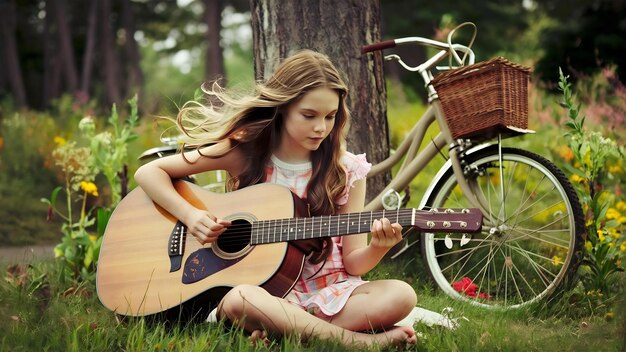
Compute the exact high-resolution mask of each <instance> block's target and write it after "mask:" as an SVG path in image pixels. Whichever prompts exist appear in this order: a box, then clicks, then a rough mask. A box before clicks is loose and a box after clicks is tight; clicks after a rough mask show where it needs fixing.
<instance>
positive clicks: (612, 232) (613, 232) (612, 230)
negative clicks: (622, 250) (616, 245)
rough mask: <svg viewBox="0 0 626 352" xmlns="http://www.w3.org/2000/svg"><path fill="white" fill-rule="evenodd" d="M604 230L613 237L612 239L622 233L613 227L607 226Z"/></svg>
mask: <svg viewBox="0 0 626 352" xmlns="http://www.w3.org/2000/svg"><path fill="white" fill-rule="evenodd" d="M606 232H608V234H609V236H611V237H613V238H614V239H618V238H619V237H620V236H621V235H622V234H621V233H620V232H619V231H617V229H616V228H615V227H609V228H608V229H606Z"/></svg>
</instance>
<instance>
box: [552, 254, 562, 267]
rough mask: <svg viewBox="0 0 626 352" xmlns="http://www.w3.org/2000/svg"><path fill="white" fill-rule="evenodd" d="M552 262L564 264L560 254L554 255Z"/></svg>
mask: <svg viewBox="0 0 626 352" xmlns="http://www.w3.org/2000/svg"><path fill="white" fill-rule="evenodd" d="M552 264H553V265H562V264H563V258H561V257H559V256H558V255H555V256H554V257H552Z"/></svg>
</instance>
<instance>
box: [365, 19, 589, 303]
mask: <svg viewBox="0 0 626 352" xmlns="http://www.w3.org/2000/svg"><path fill="white" fill-rule="evenodd" d="M468 24H469V25H473V24H471V23H465V24H462V25H461V26H464V25H468ZM461 26H459V27H457V28H456V29H458V28H460V27H461ZM456 29H455V30H456ZM474 29H475V26H474ZM453 33H454V31H452V32H451V33H450V35H449V36H448V42H447V43H444V42H440V41H435V40H431V39H427V38H422V37H407V38H398V39H394V40H388V41H384V42H380V43H374V44H370V45H366V46H363V48H362V53H363V54H365V53H369V52H375V51H381V50H384V49H388V48H392V47H396V46H399V45H411V44H413V45H423V46H426V47H430V48H434V49H436V50H437V51H436V53H435V54H434V55H432V56H430V58H429V59H427V60H426V61H425V62H424V63H422V64H420V65H418V66H415V67H412V66H409V65H407V64H406V63H405V62H404V61H403V60H402V58H401V57H399V56H398V55H395V54H392V55H387V56H385V60H391V61H397V62H398V63H399V64H400V65H401V66H402V67H403V68H404V69H407V70H409V71H412V72H417V73H418V74H419V75H420V76H421V77H422V79H423V81H424V84H425V87H426V89H427V91H428V105H429V107H428V109H427V111H426V112H425V113H424V114H423V115H422V117H421V118H420V119H419V120H418V122H417V123H416V124H415V126H414V127H413V129H412V131H411V132H410V133H409V134H408V135H407V136H406V137H405V139H404V140H403V141H402V142H401V143H400V145H399V147H398V148H397V150H396V151H395V153H393V154H391V155H390V156H389V157H388V158H387V159H385V160H383V161H381V162H379V163H377V164H376V165H374V166H373V167H372V170H371V171H370V173H369V174H368V177H371V176H375V175H378V174H380V173H383V172H387V171H390V170H391V169H392V167H394V166H396V165H400V166H399V169H398V171H396V173H395V175H394V176H393V177H392V180H391V182H390V183H389V184H388V185H387V186H386V187H385V189H384V190H383V191H382V192H380V193H379V194H377V195H376V196H375V197H374V198H373V199H372V200H371V201H370V202H369V203H368V204H367V205H366V207H365V209H366V210H375V209H381V208H383V207H385V208H387V209H390V208H394V209H395V208H397V207H400V206H402V205H404V204H403V201H404V202H406V199H403V197H404V196H402V195H401V194H400V192H401V191H402V190H405V189H406V188H407V187H408V185H409V183H410V182H411V180H413V179H414V178H415V177H417V176H418V175H419V173H420V172H421V171H422V170H423V169H424V167H425V166H426V165H427V164H428V163H430V162H431V161H432V160H433V159H434V158H435V156H436V155H438V154H440V153H441V152H442V151H443V150H445V149H446V146H447V150H448V160H447V161H446V162H445V164H444V165H443V166H442V167H441V169H440V170H439V172H438V173H437V174H436V176H435V177H434V179H433V180H432V182H431V183H430V185H429V186H428V188H427V190H426V192H425V194H424V195H423V197H422V199H421V202H420V204H419V206H418V208H420V209H431V210H432V211H438V209H442V208H468V207H475V208H479V209H481V211H482V213H483V217H484V225H483V230H482V232H481V233H480V234H474V235H472V236H470V235H466V234H452V233H421V234H420V237H419V239H418V240H415V241H413V242H411V243H408V242H405V243H404V247H403V248H401V249H400V250H399V251H398V252H397V253H396V254H395V255H394V256H393V258H395V257H397V256H398V255H400V254H402V253H404V252H406V250H407V249H408V248H409V247H411V246H413V245H414V244H416V243H419V244H420V252H421V257H422V260H423V262H424V266H425V268H426V270H427V271H428V274H429V276H430V277H431V278H432V279H433V281H434V282H435V283H436V285H437V286H438V287H439V288H440V289H441V290H442V291H443V292H445V293H446V294H447V295H449V296H450V297H452V298H455V299H459V300H463V301H466V302H470V303H472V304H474V305H478V306H482V307H503V308H518V307H522V306H526V305H528V304H531V303H533V302H538V301H540V300H543V299H547V298H548V297H550V296H552V295H553V294H555V293H557V292H560V291H562V290H564V289H566V288H567V287H568V286H569V284H571V282H572V280H573V277H574V275H575V273H576V270H577V268H578V266H579V264H580V262H581V260H582V253H583V245H584V238H585V227H584V216H583V212H582V208H581V206H580V202H579V200H578V197H577V195H576V192H575V190H574V188H573V187H572V185H571V184H570V182H569V180H568V179H567V177H566V176H565V175H564V173H563V172H562V171H561V170H559V168H558V167H557V166H555V165H554V164H553V163H552V162H550V161H549V160H547V159H545V158H544V157H542V156H539V155H537V154H535V153H532V152H529V151H526V150H522V149H517V148H505V147H503V146H502V139H503V138H505V137H514V136H516V135H521V134H524V133H528V132H532V131H529V130H527V129H526V128H525V126H521V127H519V126H518V127H515V126H509V128H504V127H503V126H500V125H494V126H487V127H485V126H483V127H481V129H480V130H472V124H473V123H475V120H463V119H461V120H460V121H458V120H457V121H453V120H451V119H450V118H451V117H454V116H449V114H448V113H449V112H452V113H454V114H463V113H467V111H464V109H466V108H464V107H461V109H460V110H461V111H457V110H458V109H457V110H455V108H458V106H457V105H458V104H456V103H457V100H459V99H463V97H464V94H467V93H465V92H458V91H457V89H455V87H454V86H453V85H451V86H450V87H445V89H440V90H445V91H446V93H445V94H449V95H446V96H445V97H446V99H447V104H448V106H446V107H444V106H443V105H442V99H443V98H444V95H443V93H442V92H438V89H439V88H437V89H436V87H435V85H436V84H435V83H437V80H438V79H439V78H438V77H444V78H443V79H450V78H451V77H452V78H454V77H456V78H458V77H462V76H468V77H469V76H472V75H473V76H474V77H477V78H474V82H471V84H476V83H477V82H476V81H480V80H481V78H480V74H482V73H481V72H482V71H485V70H487V68H486V67H488V66H490V65H491V66H493V65H496V64H502V62H493V61H488V62H484V63H478V64H474V58H475V56H474V53H473V51H472V50H471V48H470V47H471V42H470V44H469V45H467V46H465V45H461V44H457V43H455V44H453V43H452V40H451V38H452V35H453ZM474 36H475V32H474ZM472 41H473V39H472ZM459 54H463V58H461V57H460V56H459ZM446 59H448V60H449V64H448V66H445V67H437V66H436V65H437V64H439V63H440V62H442V61H443V60H446ZM452 60H454V63H455V64H458V66H457V67H454V66H452V63H453V61H452ZM466 60H467V61H468V65H465V61H466ZM496 61H497V60H496ZM500 61H502V60H500ZM504 61H505V62H504V64H505V65H508V66H507V67H506V68H507V69H511V68H512V69H516V70H518V71H519V70H522V71H523V68H520V67H518V66H516V65H514V64H511V63H508V62H506V60H504ZM481 65H482V66H481ZM435 70H440V71H443V73H439V74H438V75H436V76H435V75H434V74H433V72H434V71H435ZM514 79H519V78H514ZM523 79H526V80H527V78H523V77H522V80H523ZM442 82H443V81H439V86H440V87H441V88H443V87H444V85H443V84H442ZM508 83H510V82H504V83H503V84H504V85H506V84H508ZM518 83H519V82H518ZM522 83H523V82H522ZM470 88H471V89H473V88H474V87H470ZM509 93H511V92H509ZM524 93H525V94H527V93H526V92H524ZM439 94H441V96H440V95H439ZM481 94H483V93H482V92H479V94H478V97H473V98H471V99H472V100H478V103H479V104H480V103H482V101H481V99H482V100H484V98H483V96H481ZM515 94H516V93H515V92H512V94H510V95H513V98H515ZM448 98H449V99H448ZM518 98H519V97H518ZM522 98H523V97H522ZM518 100H519V99H518ZM521 100H522V104H521V105H522V106H520V107H515V108H514V109H518V110H519V109H523V108H524V106H523V103H524V101H523V100H524V99H521ZM471 103H475V102H470V104H471ZM485 104H487V103H486V102H485ZM472 108H473V109H475V108H476V107H472ZM472 108H470V110H471V109H472ZM506 108H507V107H504V109H501V107H498V108H496V109H495V110H498V109H499V110H506ZM526 109H527V100H526ZM446 110H447V111H446ZM501 112H502V111H499V113H501ZM469 113H471V112H469ZM512 113H516V111H513V112H512ZM522 114H523V111H522ZM435 123H436V124H437V125H438V126H439V129H440V133H439V134H438V135H437V136H436V137H435V138H434V139H432V141H431V143H429V144H428V145H427V146H426V147H424V148H423V149H422V150H419V148H420V145H421V144H422V141H423V140H424V138H425V137H424V136H425V133H426V130H427V129H428V127H429V126H431V125H432V124H435ZM526 123H527V115H526ZM453 124H456V126H452V125H453ZM467 127H469V128H470V130H469V131H462V129H463V128H467ZM453 128H454V129H456V130H457V131H455V130H453ZM459 129H461V130H459ZM494 140H495V141H494ZM405 238H407V237H405ZM405 241H406V240H405ZM559 258H562V259H560V260H559Z"/></svg>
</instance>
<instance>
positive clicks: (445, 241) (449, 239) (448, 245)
mask: <svg viewBox="0 0 626 352" xmlns="http://www.w3.org/2000/svg"><path fill="white" fill-rule="evenodd" d="M443 243H445V245H446V247H448V249H452V239H451V238H450V235H446V238H445V239H444V240H443Z"/></svg>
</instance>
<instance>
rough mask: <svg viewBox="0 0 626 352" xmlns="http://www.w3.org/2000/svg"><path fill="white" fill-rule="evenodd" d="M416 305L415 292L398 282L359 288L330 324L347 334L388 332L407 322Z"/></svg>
mask: <svg viewBox="0 0 626 352" xmlns="http://www.w3.org/2000/svg"><path fill="white" fill-rule="evenodd" d="M416 303H417V297H416V295H415V291H414V290H413V288H412V287H411V286H410V285H409V284H407V283H405V282H403V281H399V280H379V281H371V282H368V283H366V284H363V285H361V286H359V287H358V288H357V289H356V290H354V292H352V295H350V298H349V299H348V302H347V303H346V305H345V306H344V307H343V309H342V310H341V311H340V312H339V313H337V314H336V315H335V316H333V317H332V318H331V319H330V321H331V322H332V323H333V324H335V325H339V326H341V327H343V328H346V329H348V330H354V331H363V330H385V329H387V328H389V327H391V326H393V325H394V324H395V323H397V322H399V321H400V320H402V319H404V318H405V317H406V316H407V315H409V313H410V312H411V310H412V309H413V308H414V307H415V304H416Z"/></svg>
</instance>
